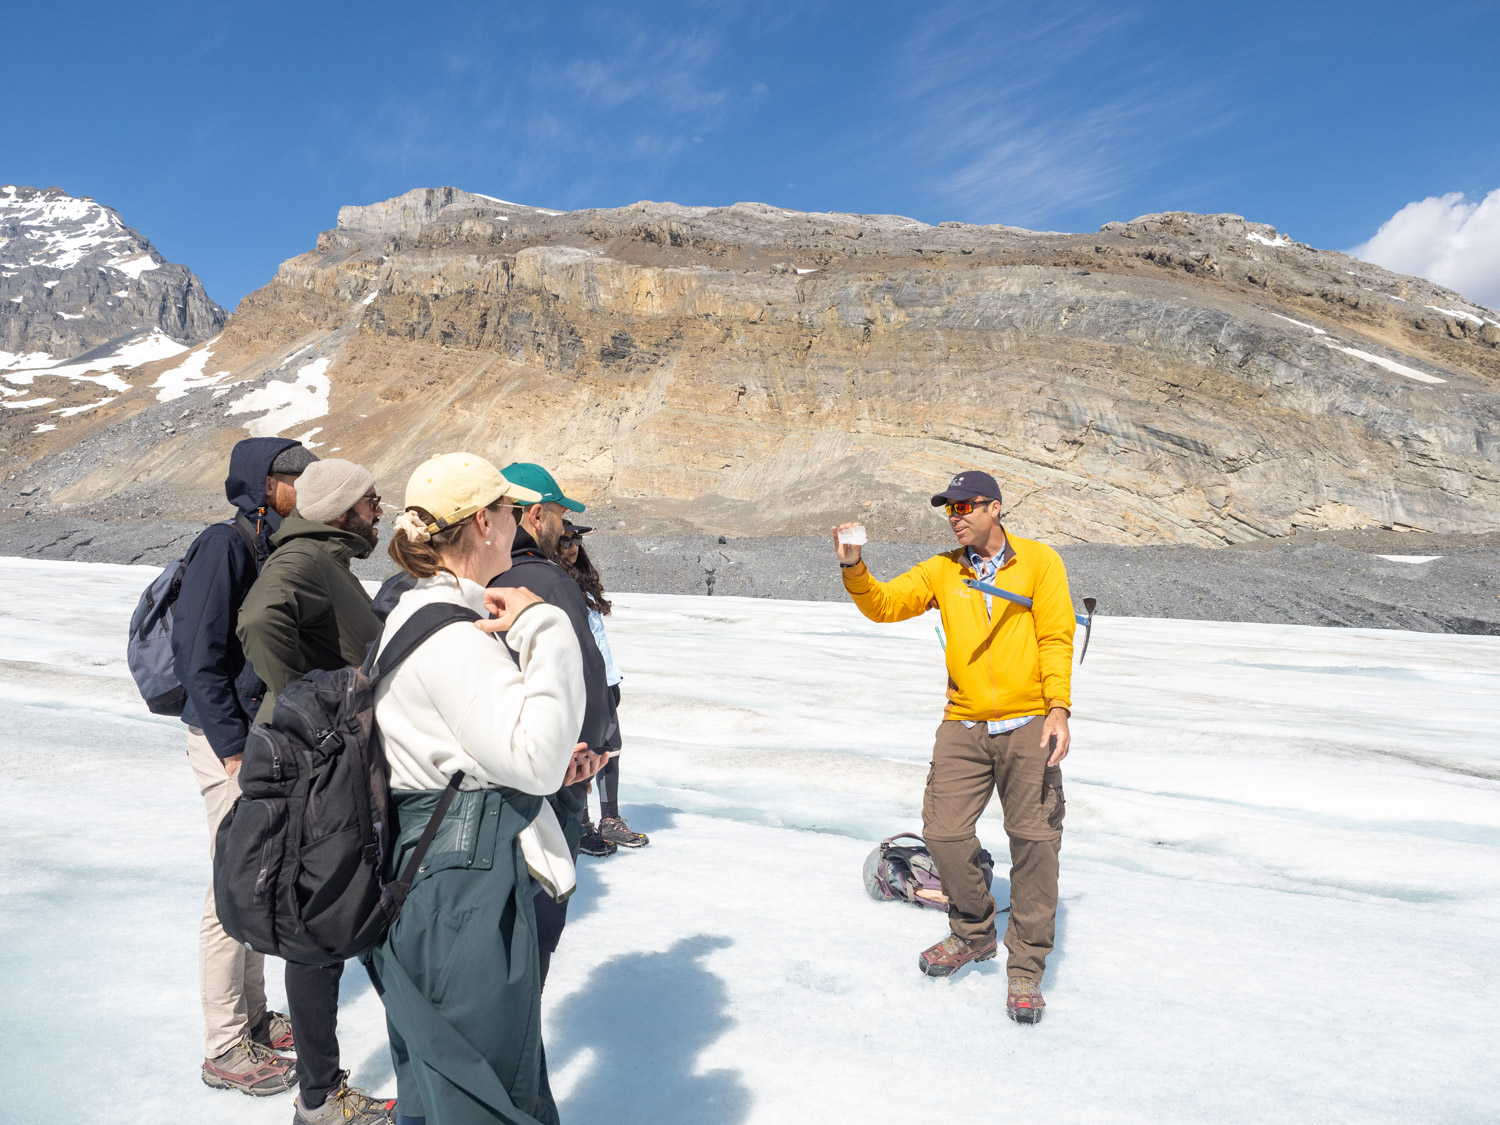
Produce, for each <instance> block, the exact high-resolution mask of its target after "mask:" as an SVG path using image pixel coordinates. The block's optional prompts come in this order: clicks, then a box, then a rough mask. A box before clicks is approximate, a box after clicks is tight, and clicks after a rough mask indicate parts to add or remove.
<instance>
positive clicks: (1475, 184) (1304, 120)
mask: <svg viewBox="0 0 1500 1125" xmlns="http://www.w3.org/2000/svg"><path fill="white" fill-rule="evenodd" d="M5 32H6V34H5V39H6V40H7V41H8V46H7V48H6V51H5V57H6V61H5V75H6V82H5V85H6V87H7V89H8V91H9V93H10V96H9V97H8V98H7V105H8V111H7V113H6V115H5V116H4V117H3V118H0V183H19V184H27V185H31V186H35V187H46V186H50V185H53V184H55V185H57V186H59V187H62V188H65V189H66V190H68V191H69V192H72V193H74V194H77V195H92V196H94V197H95V198H96V199H98V200H100V201H101V202H103V203H107V204H109V205H110V206H112V207H115V208H116V209H117V210H119V211H120V213H121V214H122V215H123V216H124V218H125V221H126V222H128V223H130V224H131V225H132V226H135V227H136V228H138V229H139V230H141V231H142V232H143V233H144V234H145V235H146V236H147V237H148V238H150V239H151V240H152V241H153V242H155V243H156V245H157V246H158V247H159V248H160V249H161V251H162V252H163V253H164V254H165V255H166V256H167V257H168V258H169V259H171V260H173V261H180V262H184V263H186V264H187V265H189V266H190V267H191V268H192V269H194V270H195V271H197V272H198V274H199V275H200V276H201V277H202V278H203V280H204V283H205V284H206V285H207V287H208V290H209V293H210V294H211V295H212V296H213V297H215V299H217V300H218V301H220V302H221V303H223V304H225V305H226V306H228V307H231V308H232V307H233V306H234V304H235V303H236V302H237V301H238V300H239V299H240V298H241V297H242V296H243V295H244V294H245V293H247V292H249V291H250V290H252V289H255V288H257V287H258V286H260V285H263V284H264V283H265V282H266V281H268V280H269V279H270V277H271V276H272V274H273V273H274V272H275V269H276V266H277V264H278V263H280V262H281V261H282V260H283V259H285V258H288V257H290V256H292V255H294V254H297V253H300V252H302V251H304V250H306V249H309V248H310V247H311V246H312V245H313V243H314V239H315V238H316V235H317V233H318V232H319V231H320V230H325V229H327V228H329V227H332V226H333V225H334V221H335V217H336V214H337V211H338V208H339V206H340V205H342V204H346V203H369V202H372V201H374V200H378V199H384V198H387V197H390V196H393V195H397V194H400V193H401V192H403V191H406V190H409V189H410V188H413V187H424V186H425V187H433V186H440V185H444V184H451V185H453V186H456V187H461V188H466V189H469V190H472V191H479V192H484V193H486V194H489V195H496V196H500V197H502V198H505V199H511V200H515V201H518V202H523V203H532V204H536V205H539V206H545V207H553V208H562V209H571V208H578V207H591V206H592V207H609V206H619V205H624V204H628V203H632V202H634V201H636V200H638V199H659V200H672V201H676V202H680V203H687V204H729V203H734V202H736V201H739V200H763V201H765V202H769V203H774V204H777V205H780V206H784V207H788V208H795V209H802V210H811V211H826V210H838V211H859V212H889V213H898V214H903V215H910V216H912V217H914V218H917V219H921V220H924V221H927V222H940V221H942V220H945V219H957V220H962V221H969V222H1003V223H1011V224H1015V225H1019V226H1028V227H1034V228H1039V229H1051V230H1091V229H1094V228H1096V227H1098V226H1099V225H1100V224H1101V223H1104V222H1108V221H1110V220H1113V219H1127V218H1131V217H1133V216H1135V215H1138V214H1143V213H1146V212H1151V211H1164V210H1177V209H1182V210H1193V211H1232V212H1236V213H1239V214H1243V215H1245V216H1246V217H1248V218H1252V219H1255V220H1259V221H1262V222H1268V223H1272V224H1274V225H1275V226H1277V227H1278V228H1280V229H1282V230H1284V231H1288V232H1290V233H1291V234H1292V235H1293V236H1294V237H1295V238H1297V239H1299V240H1301V241H1305V242H1310V243H1313V244H1314V245H1318V246H1324V247H1331V248H1348V247H1352V246H1354V245H1356V244H1359V243H1362V242H1364V241H1365V240H1367V239H1370V238H1371V236H1373V235H1374V234H1375V233H1376V231H1377V229H1379V228H1380V227H1381V225H1382V224H1383V223H1386V222H1387V221H1388V220H1391V219H1392V216H1393V215H1396V214H1397V212H1399V211H1400V210H1401V209H1402V208H1403V207H1405V206H1406V205H1407V204H1409V203H1413V202H1415V201H1420V200H1424V199H1428V198H1429V197H1436V196H1443V195H1451V193H1463V199H1461V200H1459V201H1458V202H1457V203H1456V204H1453V206H1456V207H1458V208H1460V209H1462V208H1464V207H1468V208H1469V209H1470V210H1469V211H1468V212H1465V214H1467V215H1468V217H1469V219H1473V208H1474V207H1475V206H1476V205H1478V204H1479V203H1480V201H1483V200H1485V199H1486V197H1487V196H1488V194H1489V193H1490V192H1492V191H1495V190H1496V189H1500V66H1497V65H1496V63H1495V53H1494V52H1495V48H1496V44H1497V43H1500V0H1455V2H1442V0H1438V2H1431V3H1427V4H1423V5H1418V4H1393V3H1379V2H1378V0H1377V2H1373V3H1371V2H1366V3H1359V4H1353V3H1340V2H1322V3H1308V2H1306V0H1303V2H1300V3H1296V4H1290V3H1280V2H1265V0H1262V2H1260V3H1257V4H1253V5H1249V4H1246V5H1225V4H1213V3H1203V2H1201V0H1200V2H1198V3H1154V4H1136V5H1129V4H1120V3H1098V4H1095V3H1078V4H1072V5H1067V4H1062V3H1055V2H1054V3H1041V2H1038V3H1032V2H1015V3H989V4H954V5H932V4H912V3H903V4H895V3H883V2H864V3H859V4H836V3H815V2H814V3H799V4H778V3H774V2H771V0H766V2H763V3H761V4H758V5H750V6H745V7H743V8H736V7H733V6H727V5H723V4H710V3H702V4H698V3H675V4H624V3H618V2H617V3H614V4H604V5H597V6H595V5H588V4H552V5H546V6H541V5H535V4H532V5H524V6H523V5H511V4H503V3H476V2H468V3H443V2H427V3H423V4H409V3H408V4H386V3H360V4H352V3H350V4H327V3H324V4H306V3H299V4H277V3H260V4H218V5H215V4H212V3H194V4H187V3H141V4H119V3H113V4H108V5H104V4H84V5H81V6H79V5H74V6H70V7H67V8H51V7H49V6H47V5H38V4H27V5H10V6H8V7H7V11H6V18H5ZM17 94H19V97H17V96H16V95H17ZM1493 202H1494V204H1495V206H1494V208H1493V210H1494V211H1496V212H1497V213H1500V195H1497V196H1496V197H1495V198H1494V201H1493ZM1486 213H1487V212H1486ZM1430 217H1431V216H1430V215H1429V218H1430ZM1462 217H1463V216H1460V218H1462ZM1481 217H1483V216H1482V215H1481ZM1454 221H1457V220H1454ZM1475 221H1476V222H1477V220H1475ZM1491 226H1493V227H1495V228H1496V229H1497V230H1500V221H1497V222H1495V223H1492V224H1491ZM1426 230H1427V228H1426V227H1424V228H1423V231H1424V232H1425V231H1426ZM1396 233H1400V232H1396ZM1461 233H1462V232H1458V233H1455V234H1454V235H1453V237H1454V238H1455V239H1457V240H1458V243H1459V244H1461V246H1467V245H1468V244H1469V242H1472V241H1473V239H1472V238H1467V240H1465V239H1464V238H1461V237H1459V236H1460V235H1461ZM1413 237H1414V238H1415V239H1416V242H1417V243H1418V244H1419V245H1417V246H1416V249H1415V250H1414V251H1413V252H1416V251H1417V250H1421V249H1422V247H1424V246H1425V245H1426V242H1427V241H1428V240H1429V239H1430V238H1431V237H1432V236H1430V235H1429V234H1426V233H1423V234H1421V235H1420V237H1417V236H1413ZM1411 241H1412V240H1411V239H1408V242H1411ZM1408 249H1411V247H1410V246H1408ZM1497 249H1500V246H1497ZM1463 253H1469V254H1470V257H1472V253H1471V252H1469V251H1467V250H1464V251H1463ZM1493 257H1494V259H1495V260H1496V261H1497V262H1500V252H1497V253H1495V254H1494V255H1493ZM1471 264H1472V263H1471ZM1408 268H1410V267H1409V266H1408ZM1434 268H1438V267H1434ZM1496 269H1497V270H1500V266H1497V267H1496ZM1482 272H1483V271H1482V270H1481V273H1482ZM1487 276H1488V275H1485V277H1487ZM1485 277H1481V279H1480V280H1479V281H1474V282H1468V283H1467V284H1468V285H1469V288H1470V290H1476V289H1484V288H1485V287H1486V286H1487V285H1488V284H1489V281H1488V280H1485ZM1496 293H1497V295H1500V278H1497V279H1496ZM1470 295H1471V296H1474V297H1475V298H1476V299H1482V298H1483V296H1484V294H1483V293H1481V292H1478V291H1472V292H1470Z"/></svg>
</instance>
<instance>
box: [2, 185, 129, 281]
mask: <svg viewBox="0 0 1500 1125" xmlns="http://www.w3.org/2000/svg"><path fill="white" fill-rule="evenodd" d="M0 210H3V211H5V212H7V213H8V214H7V218H8V219H9V220H10V221H12V222H14V223H15V224H16V226H17V227H18V228H19V230H20V235H19V237H20V238H24V239H26V240H28V241H31V242H35V243H40V244H41V247H40V249H38V250H33V252H32V255H31V257H30V259H29V260H28V261H27V262H26V263H25V264H26V265H28V266H51V267H52V268H53V269H70V268H72V267H73V266H76V265H77V264H78V263H79V262H81V261H82V260H83V259H84V258H86V257H88V255H90V254H92V253H93V252H94V251H95V250H98V249H99V248H100V247H103V246H107V245H111V244H114V243H121V244H124V245H130V244H131V241H132V240H131V236H130V234H129V233H128V232H127V231H126V229H125V224H124V223H122V222H120V220H119V218H118V217H116V216H115V214H114V213H113V212H112V211H110V210H108V209H107V208H104V207H101V206H100V205H99V204H97V203H95V202H94V201H93V200H91V199H74V198H72V197H71V196H64V197H62V198H58V199H42V198H40V197H34V198H32V199H29V200H23V199H21V198H19V197H18V196H16V195H14V194H12V195H7V196H4V197H0ZM63 228H66V229H63Z"/></svg>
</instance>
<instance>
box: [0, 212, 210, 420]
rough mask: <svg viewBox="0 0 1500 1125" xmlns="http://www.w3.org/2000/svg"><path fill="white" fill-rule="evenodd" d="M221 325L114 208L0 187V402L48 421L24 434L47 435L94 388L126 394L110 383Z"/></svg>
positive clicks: (192, 285) (184, 272)
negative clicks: (39, 432)
mask: <svg viewBox="0 0 1500 1125" xmlns="http://www.w3.org/2000/svg"><path fill="white" fill-rule="evenodd" d="M227 316H228V314H227V313H226V312H225V311H224V310H223V309H221V308H220V307H219V306H218V305H216V304H215V303H214V302H213V301H212V300H210V299H209V297H208V294H207V293H206V292H205V291H204V289H203V284H202V282H200V281H199V280H198V278H197V277H196V276H194V274H193V273H192V272H191V271H190V270H189V269H188V268H187V267H186V266H180V265H174V264H173V263H171V262H168V261H166V260H165V259H163V258H162V256H161V254H160V253H159V252H158V251H157V250H156V248H155V247H154V246H152V245H151V243H150V241H148V240H147V239H146V238H145V237H144V236H143V235H141V234H140V232H139V231H136V230H134V229H132V228H131V227H128V226H126V225H125V222H124V220H122V219H121V218H120V215H119V213H118V212H116V211H115V210H113V209H112V208H109V207H105V206H102V205H101V204H99V203H96V202H95V201H94V200H93V199H91V198H88V197H87V196H84V197H75V196H71V195H69V194H68V193H67V192H65V191H63V190H62V189H61V188H55V187H52V188H46V189H41V190H39V189H37V188H30V187H19V186H16V185H7V186H0V399H3V400H4V406H5V407H6V408H7V409H10V410H16V411H24V412H25V413H24V414H23V415H21V417H22V418H27V419H33V416H35V418H46V419H47V420H46V421H41V422H38V421H35V420H34V419H33V421H32V424H33V426H36V425H43V426H46V427H47V428H48V430H54V429H56V428H57V426H58V424H59V421H60V420H65V419H67V418H69V417H73V416H76V414H78V413H83V412H84V411H85V410H86V409H89V408H91V406H90V403H89V402H88V401H87V400H89V399H90V398H92V397H97V396H98V394H99V393H100V392H101V390H102V391H110V390H113V391H115V392H117V393H122V392H124V391H126V390H128V389H129V385H128V384H126V383H125V382H123V381H122V380H120V379H119V378H118V377H117V376H115V375H112V374H110V373H111V372H113V371H117V370H121V369H129V368H132V367H136V366H139V365H140V364H142V363H147V362H150V361H151V360H155V359H162V358H165V357H167V356H170V355H174V354H178V353H180V352H183V351H186V350H187V349H188V348H189V347H191V346H192V345H194V344H197V343H200V342H201V341H203V340H205V339H208V338H209V337H210V336H212V335H214V334H215V333H216V332H218V330H219V329H220V328H221V327H223V324H224V321H225V319H226V317H227ZM59 400H62V402H61V405H59ZM92 405H98V404H96V403H95V404H92ZM48 408H51V409H48ZM64 411H72V412H73V413H71V414H66V413H63V412H64ZM54 415H57V416H58V417H53V416H54ZM42 432H47V431H42Z"/></svg>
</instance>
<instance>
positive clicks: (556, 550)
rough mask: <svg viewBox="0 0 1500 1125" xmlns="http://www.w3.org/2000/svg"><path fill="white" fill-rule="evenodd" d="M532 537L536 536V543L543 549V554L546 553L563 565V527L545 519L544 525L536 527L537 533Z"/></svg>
mask: <svg viewBox="0 0 1500 1125" xmlns="http://www.w3.org/2000/svg"><path fill="white" fill-rule="evenodd" d="M532 538H534V539H535V540H536V545H537V546H538V547H540V548H541V549H542V554H544V555H546V556H547V557H548V558H549V559H551V560H552V561H553V562H555V563H558V564H559V565H561V563H562V529H561V528H559V527H553V526H552V524H551V522H550V521H544V522H543V523H542V525H541V526H540V527H538V528H537V529H536V534H535V535H534V536H532Z"/></svg>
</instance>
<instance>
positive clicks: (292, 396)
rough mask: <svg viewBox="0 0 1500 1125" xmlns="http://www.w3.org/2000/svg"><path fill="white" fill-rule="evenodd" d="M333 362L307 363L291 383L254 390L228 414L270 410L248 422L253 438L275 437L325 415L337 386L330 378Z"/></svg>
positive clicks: (247, 429) (274, 383) (273, 383)
mask: <svg viewBox="0 0 1500 1125" xmlns="http://www.w3.org/2000/svg"><path fill="white" fill-rule="evenodd" d="M304 350H305V349H304ZM332 362H333V360H332V359H331V358H330V357H328V356H324V357H323V358H322V359H315V360H313V361H312V362H311V363H305V364H303V365H302V366H301V367H299V368H298V369H297V373H296V374H295V375H294V376H293V377H292V380H291V382H287V381H285V380H281V379H278V380H276V381H274V382H271V383H267V384H266V385H265V386H264V387H260V388H258V389H256V390H253V391H250V392H249V393H248V394H246V395H245V396H244V397H243V398H240V399H238V400H236V401H235V402H234V403H233V404H232V405H231V406H230V407H229V409H228V410H227V411H225V414H226V416H233V415H235V414H248V413H250V412H252V411H256V410H264V411H266V413H265V414H264V415H263V416H261V417H260V418H257V419H255V420H254V421H252V422H247V423H245V430H246V432H247V433H249V434H250V436H251V437H275V436H276V435H277V434H279V433H281V431H282V430H285V429H287V428H288V427H290V426H295V425H297V424H298V423H299V422H311V421H313V420H314V419H316V418H321V417H323V416H324V415H325V414H327V413H328V392H329V391H330V390H332V388H333V383H332V381H331V380H330V379H329V378H328V365H329V364H330V363H332Z"/></svg>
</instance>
